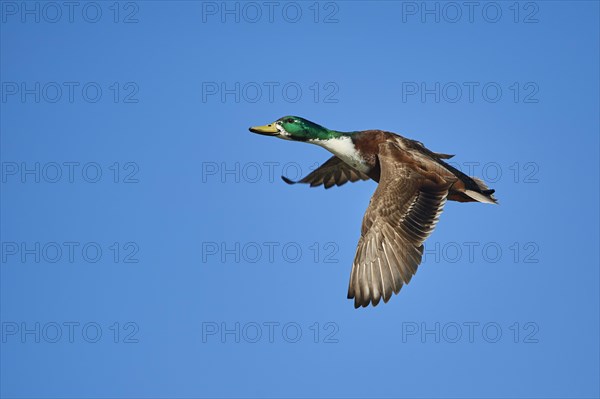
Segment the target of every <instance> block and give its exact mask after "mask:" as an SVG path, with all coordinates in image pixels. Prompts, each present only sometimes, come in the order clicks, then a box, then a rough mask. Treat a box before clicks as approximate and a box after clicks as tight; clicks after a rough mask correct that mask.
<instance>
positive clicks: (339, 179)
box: [281, 156, 369, 189]
mask: <svg viewBox="0 0 600 399" xmlns="http://www.w3.org/2000/svg"><path fill="white" fill-rule="evenodd" d="M281 178H282V179H283V181H284V182H286V183H288V184H296V183H308V184H310V186H311V187H317V186H320V185H323V187H325V188H326V189H327V188H331V187H333V186H341V185H344V184H346V183H347V182H352V183H354V182H355V181H358V180H369V176H367V175H366V174H364V173H362V172H360V171H358V170H356V169H354V168H353V167H351V166H350V165H348V164H347V163H345V162H344V161H342V160H341V159H340V158H338V157H336V156H333V157H331V158H329V159H328V160H327V162H325V163H324V164H323V165H321V166H320V167H319V168H317V169H315V170H314V171H312V172H311V173H309V174H308V175H307V176H305V177H303V178H302V179H300V180H298V181H293V180H290V179H288V178H287V177H285V176H281Z"/></svg>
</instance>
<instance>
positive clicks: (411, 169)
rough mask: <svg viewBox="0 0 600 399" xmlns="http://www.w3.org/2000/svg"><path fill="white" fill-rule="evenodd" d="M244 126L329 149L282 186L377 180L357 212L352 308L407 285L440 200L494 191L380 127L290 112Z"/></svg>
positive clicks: (483, 197) (488, 198)
mask: <svg viewBox="0 0 600 399" xmlns="http://www.w3.org/2000/svg"><path fill="white" fill-rule="evenodd" d="M250 131H251V132H253V133H257V134H262V135H266V136H273V137H277V138H280V139H284V140H292V141H302V142H305V143H310V144H316V145H318V146H321V147H323V148H325V149H326V150H328V151H330V152H331V153H333V157H331V158H329V160H328V161H327V162H325V163H324V164H323V165H322V166H320V167H319V168H318V169H316V170H314V171H313V172H312V173H310V174H309V175H307V176H306V177H304V178H302V179H301V180H299V181H297V182H294V181H292V180H290V179H288V178H287V177H284V176H282V179H283V180H284V181H285V182H286V183H288V184H295V183H306V184H309V185H310V186H311V187H315V186H320V185H323V186H324V187H325V188H326V189H327V188H330V187H332V186H334V185H336V186H341V185H343V184H345V183H346V182H349V181H350V182H356V181H358V180H368V179H372V180H374V181H376V182H377V183H378V186H377V189H376V190H375V193H374V194H373V196H372V197H371V201H370V203H369V206H368V208H367V211H366V212H365V215H364V218H363V222H362V229H361V235H360V239H359V241H358V245H357V248H356V255H355V257H354V263H353V265H352V272H351V275H350V284H349V288H348V298H349V299H354V307H355V308H358V307H360V306H362V307H367V306H368V305H369V304H372V305H373V306H377V304H378V303H379V302H380V300H381V299H382V298H383V302H388V301H389V299H390V298H391V297H392V293H394V294H397V293H398V292H399V291H400V288H402V286H403V285H404V284H408V283H409V282H410V280H411V278H412V276H413V275H414V274H415V272H416V271H417V267H418V266H419V264H420V263H421V258H422V256H423V243H424V241H425V240H426V239H427V237H428V236H429V235H430V234H431V232H432V231H433V229H434V227H435V225H436V223H437V221H438V218H439V216H440V214H441V213H442V209H443V207H444V204H445V202H446V200H451V201H459V202H483V203H488V204H495V203H497V200H496V198H494V196H493V193H494V190H491V189H489V188H488V187H487V186H486V185H485V183H484V182H483V181H482V180H480V179H478V178H475V177H469V176H467V175H465V174H464V173H462V172H460V171H459V170H457V169H455V168H453V167H452V166H451V165H449V164H447V163H446V162H444V160H445V159H449V158H451V157H452V155H448V154H441V153H437V152H433V151H430V150H428V149H427V148H426V147H425V146H424V145H423V144H422V143H420V142H418V141H415V140H410V139H407V138H405V137H402V136H400V135H398V134H396V133H392V132H386V131H383V130H364V131H356V132H340V131H336V130H330V129H327V128H325V127H323V126H320V125H318V124H316V123H314V122H311V121H309V120H306V119H304V118H300V117H298V116H285V117H283V118H280V119H278V120H276V121H275V122H273V123H270V124H268V125H264V126H255V127H251V128H250Z"/></svg>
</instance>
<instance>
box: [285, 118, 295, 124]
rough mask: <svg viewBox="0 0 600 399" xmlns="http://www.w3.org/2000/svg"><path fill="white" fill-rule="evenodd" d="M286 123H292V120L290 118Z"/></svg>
mask: <svg viewBox="0 0 600 399" xmlns="http://www.w3.org/2000/svg"><path fill="white" fill-rule="evenodd" d="M286 122H287V123H294V120H293V119H292V118H289V119H288V120H286Z"/></svg>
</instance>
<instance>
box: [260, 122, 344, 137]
mask: <svg viewBox="0 0 600 399" xmlns="http://www.w3.org/2000/svg"><path fill="white" fill-rule="evenodd" d="M250 131H251V132H253V133H258V134H262V135H265V136H276V137H279V138H281V139H284V140H295V141H309V140H328V139H331V138H334V137H338V136H339V135H340V133H339V132H335V131H332V130H329V129H327V128H325V127H323V126H321V125H317V124H316V123H314V122H311V121H309V120H307V119H304V118H301V117H299V116H284V117H283V118H279V119H277V120H276V121H275V122H273V123H270V124H268V125H264V126H254V127H251V128H250Z"/></svg>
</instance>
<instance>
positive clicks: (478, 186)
mask: <svg viewBox="0 0 600 399" xmlns="http://www.w3.org/2000/svg"><path fill="white" fill-rule="evenodd" d="M445 166H446V167H447V168H448V169H450V170H451V171H452V172H453V173H454V175H455V176H456V177H458V181H457V182H456V183H454V185H453V186H452V187H451V188H450V192H449V193H448V199H449V200H450V201H458V202H483V203H486V204H497V203H498V200H497V199H496V197H494V192H495V191H496V190H494V189H491V188H489V187H488V186H487V185H486V184H485V183H484V181H483V180H481V179H479V178H477V177H470V176H467V175H465V174H464V173H462V172H461V171H460V170H458V169H456V168H453V167H452V166H450V165H448V164H445Z"/></svg>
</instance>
